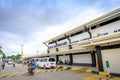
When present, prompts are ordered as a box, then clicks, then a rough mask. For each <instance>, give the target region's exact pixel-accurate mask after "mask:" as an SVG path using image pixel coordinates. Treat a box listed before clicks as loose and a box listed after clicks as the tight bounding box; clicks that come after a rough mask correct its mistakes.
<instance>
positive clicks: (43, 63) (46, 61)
mask: <svg viewBox="0 0 120 80" xmlns="http://www.w3.org/2000/svg"><path fill="white" fill-rule="evenodd" d="M36 65H37V67H40V68H44V69H46V68H54V67H56V61H55V58H52V57H44V58H39V59H38V61H37V62H36Z"/></svg>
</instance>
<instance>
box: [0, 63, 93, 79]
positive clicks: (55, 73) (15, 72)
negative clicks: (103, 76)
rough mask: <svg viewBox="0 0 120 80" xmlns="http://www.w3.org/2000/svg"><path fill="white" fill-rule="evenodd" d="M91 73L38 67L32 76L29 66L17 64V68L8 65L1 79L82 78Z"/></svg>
mask: <svg viewBox="0 0 120 80" xmlns="http://www.w3.org/2000/svg"><path fill="white" fill-rule="evenodd" d="M89 75H92V74H90V73H84V72H79V71H70V70H62V69H46V70H44V69H36V70H35V75H33V76H32V75H29V74H28V73H27V66H25V65H21V64H16V67H15V68H13V66H12V65H6V67H5V70H2V72H1V74H0V80H82V78H83V77H86V76H89Z"/></svg>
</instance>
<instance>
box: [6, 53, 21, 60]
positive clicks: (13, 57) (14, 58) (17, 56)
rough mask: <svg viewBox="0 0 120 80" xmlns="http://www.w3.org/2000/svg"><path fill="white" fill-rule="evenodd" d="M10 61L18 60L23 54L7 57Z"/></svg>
mask: <svg viewBox="0 0 120 80" xmlns="http://www.w3.org/2000/svg"><path fill="white" fill-rule="evenodd" d="M7 58H8V59H13V60H17V59H20V58H21V54H17V55H11V56H7Z"/></svg>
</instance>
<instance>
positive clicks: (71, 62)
mask: <svg viewBox="0 0 120 80" xmlns="http://www.w3.org/2000/svg"><path fill="white" fill-rule="evenodd" d="M69 59H70V65H72V64H73V55H72V54H70V56H69Z"/></svg>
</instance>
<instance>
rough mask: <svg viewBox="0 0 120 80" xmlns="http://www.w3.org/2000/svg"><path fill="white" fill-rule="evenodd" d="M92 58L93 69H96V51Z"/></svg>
mask: <svg viewBox="0 0 120 80" xmlns="http://www.w3.org/2000/svg"><path fill="white" fill-rule="evenodd" d="M91 58H92V67H96V57H95V51H93V52H92V53H91Z"/></svg>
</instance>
